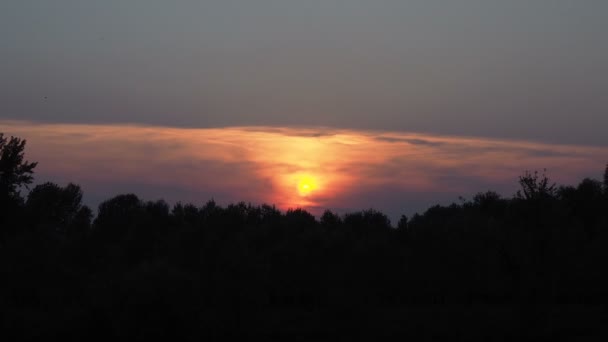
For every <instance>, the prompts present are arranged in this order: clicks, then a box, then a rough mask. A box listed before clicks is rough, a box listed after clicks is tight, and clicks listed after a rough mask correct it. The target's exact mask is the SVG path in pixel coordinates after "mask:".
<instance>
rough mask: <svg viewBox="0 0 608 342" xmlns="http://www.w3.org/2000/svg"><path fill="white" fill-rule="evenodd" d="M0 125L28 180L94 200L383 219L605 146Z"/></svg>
mask: <svg viewBox="0 0 608 342" xmlns="http://www.w3.org/2000/svg"><path fill="white" fill-rule="evenodd" d="M0 127H2V130H3V131H4V133H5V134H6V135H15V136H19V137H21V138H23V139H25V140H27V151H26V155H25V157H26V159H28V160H31V161H37V162H39V165H38V167H37V170H36V174H35V184H40V183H44V182H47V181H49V182H56V183H59V184H63V183H66V184H67V183H69V182H72V183H75V184H78V185H80V186H82V188H83V190H84V201H85V203H86V204H88V205H89V206H91V207H92V208H94V209H95V208H97V206H98V205H99V204H100V203H101V202H102V201H104V200H107V199H109V198H111V197H112V196H115V195H118V194H123V193H134V194H136V195H138V196H139V197H140V198H142V199H145V200H158V199H163V200H165V201H167V202H168V203H169V204H171V205H173V204H175V203H177V202H184V203H193V204H195V205H202V204H204V203H205V202H207V201H209V200H212V199H213V200H215V201H216V202H217V203H218V204H220V205H227V204H230V203H237V202H246V203H251V204H253V205H260V204H264V203H266V204H269V205H276V206H277V208H278V209H280V210H282V211H285V210H288V209H290V208H291V209H295V208H302V209H305V210H307V211H309V212H311V213H312V214H313V215H315V216H316V217H319V216H320V214H322V212H323V211H324V210H331V211H333V212H336V213H338V214H345V213H348V212H354V211H359V210H366V209H370V208H371V209H375V210H379V211H381V212H384V213H386V214H387V215H388V216H389V218H390V219H391V222H393V223H396V222H397V220H398V219H399V217H400V216H401V215H402V214H405V215H407V216H409V217H411V216H412V215H413V214H414V213H422V212H423V211H424V210H426V209H428V208H429V207H431V206H432V205H435V204H442V205H447V204H450V203H456V202H458V201H460V200H461V198H465V199H471V198H472V196H474V195H475V194H477V193H480V192H485V191H496V192H498V193H499V194H500V195H501V196H503V197H505V198H509V197H511V196H512V195H514V194H515V191H516V190H517V189H518V183H517V181H518V177H519V176H521V175H523V174H524V172H525V171H535V170H537V171H542V170H543V169H546V173H547V176H548V177H549V178H550V179H551V180H552V181H555V182H556V183H557V184H558V185H570V184H574V183H575V182H577V181H579V180H580V179H583V178H593V179H598V178H599V176H600V174H601V172H602V167H603V166H604V163H603V161H602V160H603V157H604V156H606V155H608V149H607V148H604V147H597V146H581V145H564V144H546V143H539V142H530V141H522V140H512V139H511V140H508V139H488V138H475V137H455V136H442V135H431V134H421V133H411V132H410V133H405V132H395V131H392V132H391V131H378V130H347V129H331V128H327V127H323V128H312V127H309V128H301V127H297V128H294V127H277V126H275V127H262V126H250V127H224V128H205V129H200V128H187V129H186V128H170V127H161V126H151V125H134V124H133V125H121V124H113V125H100V124H86V125H85V124H46V123H36V122H24V121H0ZM91 151H94V153H91ZM514 160H516V161H517V162H515V163H514V162H513V161H514Z"/></svg>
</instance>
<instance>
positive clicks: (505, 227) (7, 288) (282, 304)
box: [0, 133, 608, 340]
mask: <svg viewBox="0 0 608 342" xmlns="http://www.w3.org/2000/svg"><path fill="white" fill-rule="evenodd" d="M24 148H25V140H22V139H19V138H15V137H11V138H7V137H4V135H3V134H1V133H0V279H2V280H1V281H0V322H1V323H0V331H1V332H0V334H2V335H6V336H13V337H14V338H15V337H16V338H17V339H22V340H42V339H44V340H48V339H49V338H63V339H68V340H71V339H82V338H87V339H100V340H101V339H104V340H107V339H127V338H129V339H134V340H145V339H150V338H158V337H164V338H179V339H183V340H201V339H205V338H206V339H211V340H218V339H225V338H229V337H240V338H242V337H263V338H265V339H270V340H273V339H274V340H285V339H287V338H290V339H291V338H294V337H295V338H300V339H303V340H308V339H312V340H336V339H340V338H345V337H347V336H357V337H369V338H375V339H383V338H394V337H396V336H404V337H405V336H417V337H420V336H423V337H429V338H433V339H437V338H454V337H459V338H466V339H474V338H480V339H481V338H483V339H504V340H510V339H516V338H517V339H520V338H522V337H530V336H533V337H534V336H535V337H543V338H552V337H558V336H560V337H564V336H570V337H579V336H585V335H588V336H596V335H598V334H601V333H602V331H603V329H602V324H601V322H602V321H603V320H605V319H606V317H607V316H606V313H605V311H603V310H602V308H603V307H604V306H605V305H607V304H608V275H607V274H606V271H605V267H606V265H607V261H608V248H607V246H608V232H607V228H608V165H607V167H606V170H605V172H604V178H603V182H602V181H598V180H594V179H583V180H582V181H581V182H580V183H579V184H578V185H576V186H558V185H556V184H554V183H552V182H551V181H550V180H549V178H548V177H547V176H546V175H545V174H544V173H539V172H525V173H524V174H523V175H522V176H520V177H519V179H518V181H519V185H520V190H519V191H518V192H517V193H516V194H515V195H514V196H513V197H511V198H505V197H502V196H500V195H499V194H498V193H496V192H492V191H488V192H484V193H479V194H477V195H475V196H474V197H473V198H472V199H471V200H463V201H461V202H460V203H454V204H451V205H449V206H440V205H436V206H433V207H431V208H429V209H428V210H426V211H425V212H423V213H422V214H415V215H414V216H412V217H411V218H408V217H405V216H402V217H401V219H400V220H399V221H398V222H397V224H396V226H392V225H391V222H390V220H389V219H388V217H387V216H386V215H385V214H383V213H382V212H379V211H377V210H373V209H369V210H364V211H358V212H353V213H348V214H345V215H338V214H336V213H333V212H331V211H325V213H323V215H322V216H321V217H320V218H319V219H316V218H315V217H314V216H313V215H311V214H310V213H308V212H307V211H305V210H303V209H290V210H287V211H286V212H281V211H279V210H277V209H276V208H275V207H274V206H271V205H266V204H265V205H259V206H258V205H251V204H247V203H243V202H240V203H236V204H230V205H227V206H220V205H218V204H216V203H215V202H214V201H209V202H207V203H205V204H204V205H201V206H197V205H195V204H182V203H178V204H176V205H174V206H170V205H168V204H167V203H166V202H165V201H163V200H158V201H144V200H142V199H140V198H139V197H137V196H136V195H134V194H122V195H118V196H115V197H113V198H111V199H108V200H106V201H104V202H103V203H101V204H100V205H99V208H98V211H97V214H96V215H95V216H94V215H93V211H92V210H91V209H90V208H88V207H87V206H86V205H84V204H83V202H82V197H83V193H82V190H81V188H80V187H79V186H78V185H75V184H68V185H66V186H60V185H57V184H54V183H44V184H40V185H36V186H34V187H32V188H31V189H29V191H28V192H27V195H23V194H22V193H21V192H22V191H23V189H24V187H27V186H29V185H31V184H32V182H33V180H34V178H33V173H34V169H35V167H36V163H30V162H28V161H25V160H24Z"/></svg>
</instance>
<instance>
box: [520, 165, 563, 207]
mask: <svg viewBox="0 0 608 342" xmlns="http://www.w3.org/2000/svg"><path fill="white" fill-rule="evenodd" d="M519 185H520V186H521V190H518V191H517V197H519V198H523V199H528V200H529V199H546V198H552V197H554V196H555V192H556V185H555V183H550V180H549V178H548V177H547V176H546V175H545V173H544V172H543V174H542V175H539V174H538V171H534V173H530V172H529V171H526V172H525V173H524V175H523V176H520V177H519Z"/></svg>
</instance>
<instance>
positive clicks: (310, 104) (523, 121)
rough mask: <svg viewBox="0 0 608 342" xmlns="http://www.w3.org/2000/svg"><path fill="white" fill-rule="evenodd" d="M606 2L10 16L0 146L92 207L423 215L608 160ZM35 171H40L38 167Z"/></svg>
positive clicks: (142, 4) (243, 5)
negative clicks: (527, 178)
mask: <svg viewBox="0 0 608 342" xmlns="http://www.w3.org/2000/svg"><path fill="white" fill-rule="evenodd" d="M607 15H608V1H605V0H534V1H531V0H525V1H524V0H510V1H494V0H483V1H482V0H460V1H457V0H454V1H438V0H411V1H406V0H374V1H370V0H366V1H364V0H306V1H289V0H221V1H220V0H218V1H202V0H201V1H159V0H130V1H129V0H104V1H85V0H53V1H48V0H39V1H34V0H2V1H1V2H0V132H4V133H6V134H7V135H18V136H20V137H22V138H25V139H27V140H28V151H27V152H26V155H27V156H28V157H30V160H34V161H39V162H40V164H39V167H38V171H37V182H42V181H47V180H48V181H55V182H58V183H61V184H66V183H67V182H76V183H79V184H81V185H82V186H83V187H84V190H85V200H86V201H88V202H87V203H89V204H91V205H92V206H96V205H97V204H98V203H99V202H100V201H101V200H103V199H107V198H109V197H110V196H112V195H115V194H117V193H125V192H135V193H137V194H140V195H142V197H144V198H146V199H157V198H160V197H163V198H165V199H167V200H169V201H173V202H175V201H178V200H184V201H191V202H198V203H200V202H201V201H206V200H208V199H210V198H215V199H217V200H219V201H220V202H223V203H224V204H226V203H228V202H234V201H241V200H244V201H252V202H254V203H260V202H270V203H274V204H277V205H278V206H279V207H281V208H288V207H298V206H301V207H306V208H308V209H310V210H312V211H313V212H315V213H317V212H318V211H320V210H321V209H322V208H330V209H335V210H337V211H347V210H349V209H353V210H356V209H364V208H367V207H371V206H374V207H376V208H377V209H380V210H386V211H388V212H389V213H390V215H393V216H391V217H393V218H394V215H398V214H399V213H401V212H403V213H407V214H411V213H412V212H413V211H419V210H423V209H425V208H426V207H428V206H429V205H432V204H435V203H444V204H449V203H451V202H454V201H457V199H458V196H465V197H467V196H469V197H470V196H472V195H473V194H475V193H476V192H479V191H485V190H489V189H491V190H497V191H499V192H500V193H501V194H503V195H505V196H511V195H512V194H513V193H514V192H515V190H516V185H517V177H518V176H519V175H521V174H522V173H523V172H524V171H525V170H542V169H544V168H546V169H547V170H548V173H549V174H550V175H551V176H552V177H553V178H554V179H556V180H557V181H560V182H563V183H567V184H574V183H576V182H577V181H579V180H580V179H581V178H582V177H593V178H599V174H600V173H601V171H603V167H604V165H605V162H606V160H608V151H607V150H606V148H608V134H606V127H608V96H607V93H606V89H608V63H607V62H606V61H608V38H606V37H608V20H606V17H607ZM30 154H31V156H30Z"/></svg>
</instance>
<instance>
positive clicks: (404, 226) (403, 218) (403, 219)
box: [397, 215, 408, 230]
mask: <svg viewBox="0 0 608 342" xmlns="http://www.w3.org/2000/svg"><path fill="white" fill-rule="evenodd" d="M407 223H408V219H407V216H405V215H401V218H399V222H398V223H397V229H398V230H407Z"/></svg>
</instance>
